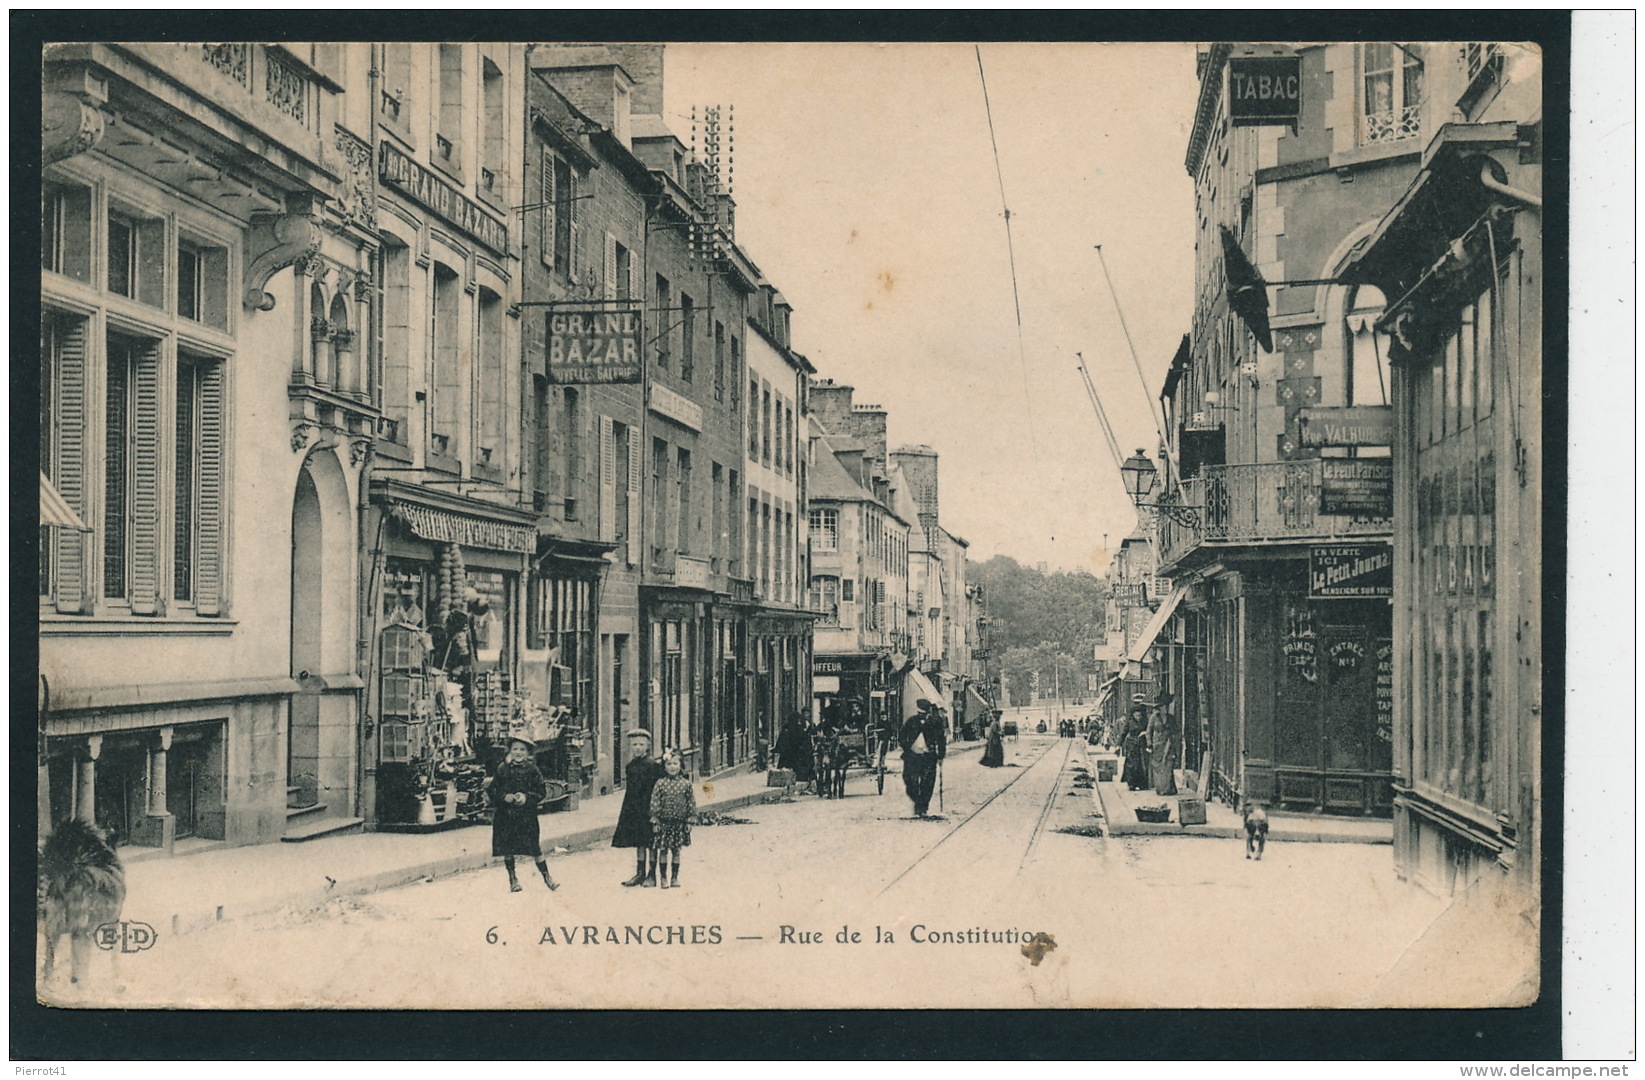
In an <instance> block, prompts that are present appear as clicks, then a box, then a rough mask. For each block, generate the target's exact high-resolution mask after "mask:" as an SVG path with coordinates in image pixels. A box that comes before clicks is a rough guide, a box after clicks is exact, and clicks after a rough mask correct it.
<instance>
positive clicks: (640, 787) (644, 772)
mask: <svg viewBox="0 0 1645 1080" xmlns="http://www.w3.org/2000/svg"><path fill="white" fill-rule="evenodd" d="M628 745H629V750H630V751H631V752H632V753H633V755H634V756H633V757H632V758H630V759H629V762H628V765H627V766H626V767H625V768H624V770H623V783H624V785H625V786H624V789H623V805H622V809H621V810H619V811H618V812H617V828H616V831H615V832H613V833H612V834H611V846H612V847H620V848H622V847H626V848H633V849H634V876H633V877H631V878H629V879H628V880H627V881H625V882H623V884H624V885H627V886H634V885H645V886H648V887H649V886H653V885H656V884H657V864H656V862H655V860H653V861H652V862H651V863H649V864H647V862H646V859H647V857H648V856H649V855H651V850H652V845H651V840H652V835H651V786H652V785H653V784H655V783H656V782H657V778H658V777H659V776H661V775H662V774H663V768H662V766H661V765H659V764H657V762H656V761H655V760H654V759H653V758H652V757H651V732H649V731H647V730H645V729H644V728H635V729H634V730H633V731H630V732H629V733H628Z"/></svg>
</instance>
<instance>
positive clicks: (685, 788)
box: [651, 750, 697, 889]
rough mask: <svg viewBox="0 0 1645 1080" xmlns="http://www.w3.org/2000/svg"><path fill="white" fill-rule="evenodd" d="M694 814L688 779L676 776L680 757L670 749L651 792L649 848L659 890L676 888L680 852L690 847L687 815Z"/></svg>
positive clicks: (693, 802)
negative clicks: (652, 857) (661, 772)
mask: <svg viewBox="0 0 1645 1080" xmlns="http://www.w3.org/2000/svg"><path fill="white" fill-rule="evenodd" d="M696 812H697V796H696V793H695V792H693V791H692V790H691V779H690V778H689V777H686V776H681V775H680V755H679V753H678V752H676V751H674V750H670V751H668V752H667V753H666V754H664V755H663V775H662V777H661V778H660V779H658V781H657V783H656V785H655V786H653V787H652V789H651V830H652V847H653V848H654V849H655V850H656V853H657V884H658V885H660V886H661V887H662V888H665V889H671V888H672V889H678V888H679V887H680V849H681V848H683V847H690V846H691V815H692V814H695V813H696Z"/></svg>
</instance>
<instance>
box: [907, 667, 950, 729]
mask: <svg viewBox="0 0 1645 1080" xmlns="http://www.w3.org/2000/svg"><path fill="white" fill-rule="evenodd" d="M921 698H925V699H926V700H927V701H929V702H931V703H932V704H934V705H936V706H937V707H938V708H941V709H951V706H950V705H949V701H948V695H946V694H944V693H943V692H942V691H941V690H938V689H937V688H936V686H935V685H933V684H932V682H931V680H930V679H928V678H926V677H925V675H924V673H922V672H921V671H920V669H919V668H909V669H908V675H907V676H906V677H905V678H904V679H903V684H902V718H903V719H904V720H907V719H908V718H909V717H910V716H913V715H914V714H915V713H917V712H919V711H920V707H919V700H920V699H921Z"/></svg>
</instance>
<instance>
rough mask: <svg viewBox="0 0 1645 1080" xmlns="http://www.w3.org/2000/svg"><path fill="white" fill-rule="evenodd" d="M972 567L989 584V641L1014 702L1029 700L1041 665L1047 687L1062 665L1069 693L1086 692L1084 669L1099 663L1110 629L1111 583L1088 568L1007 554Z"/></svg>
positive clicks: (975, 578)
mask: <svg viewBox="0 0 1645 1080" xmlns="http://www.w3.org/2000/svg"><path fill="white" fill-rule="evenodd" d="M966 575H967V580H968V581H970V582H973V583H975V584H978V585H981V586H982V587H983V594H984V597H985V603H986V606H987V613H988V620H989V627H988V643H989V646H990V647H991V648H992V649H993V650H994V655H995V656H996V657H998V667H999V670H1000V671H1001V672H1002V673H1003V674H1004V675H1005V677H1006V678H1007V680H1009V683H1010V692H1011V700H1012V704H1026V703H1027V699H1028V694H1029V675H1030V674H1031V673H1032V672H1034V671H1039V672H1041V673H1042V674H1041V676H1040V677H1041V680H1042V687H1043V688H1044V689H1047V690H1049V689H1050V688H1051V687H1052V686H1053V685H1054V683H1055V681H1056V678H1057V677H1056V675H1054V674H1053V673H1054V672H1058V671H1060V672H1061V681H1062V689H1063V694H1064V696H1065V697H1069V698H1075V697H1079V696H1080V695H1081V694H1083V693H1084V692H1085V689H1086V680H1085V673H1087V672H1091V671H1095V670H1096V662H1095V655H1094V648H1095V646H1096V645H1097V644H1098V643H1099V642H1102V641H1106V640H1107V637H1108V631H1107V628H1106V624H1105V610H1106V606H1107V603H1108V586H1107V583H1106V582H1105V581H1104V580H1103V579H1101V578H1099V577H1097V576H1095V575H1094V574H1089V573H1085V572H1083V571H1077V572H1075V573H1062V572H1060V571H1059V572H1057V573H1052V574H1045V573H1041V572H1040V571H1039V570H1036V569H1033V568H1030V567H1026V566H1023V565H1022V564H1021V563H1019V562H1017V561H1016V560H1015V559H1013V558H1011V557H1010V556H1008V555H996V556H994V557H993V558H992V559H989V560H988V561H987V562H983V563H971V564H970V565H969V566H967V568H966ZM1059 656H1061V657H1063V658H1064V659H1065V661H1066V662H1062V663H1059V661H1058V659H1057V657H1059Z"/></svg>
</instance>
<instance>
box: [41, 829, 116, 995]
mask: <svg viewBox="0 0 1645 1080" xmlns="http://www.w3.org/2000/svg"><path fill="white" fill-rule="evenodd" d="M38 898H39V903H40V923H41V926H42V927H43V928H44V930H45V934H46V956H45V975H46V977H48V978H49V977H50V976H51V971H52V967H53V966H54V964H55V963H56V960H57V941H58V939H59V938H61V937H62V936H63V935H64V934H67V935H68V936H69V959H70V967H69V981H71V982H79V981H80V976H81V974H83V973H85V972H86V970H87V968H88V965H89V964H90V961H91V944H92V934H94V933H95V932H96V930H97V928H98V927H99V926H102V925H103V924H104V923H111V922H119V921H120V911H121V909H122V908H123V907H125V903H126V871H125V868H124V867H123V866H121V865H120V857H119V856H118V855H116V854H115V853H114V846H113V845H112V844H110V843H109V839H108V837H107V836H106V835H105V834H104V833H103V831H102V830H101V829H99V828H97V826H95V825H91V824H88V823H87V822H84V821H80V820H79V819H77V818H74V819H70V820H68V821H64V822H63V823H62V824H60V825H58V826H57V828H56V829H55V830H54V831H53V832H52V834H51V835H50V836H49V837H47V838H46V844H45V847H43V848H42V849H41V851H40V882H39V891H38Z"/></svg>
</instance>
